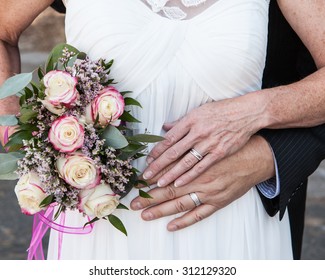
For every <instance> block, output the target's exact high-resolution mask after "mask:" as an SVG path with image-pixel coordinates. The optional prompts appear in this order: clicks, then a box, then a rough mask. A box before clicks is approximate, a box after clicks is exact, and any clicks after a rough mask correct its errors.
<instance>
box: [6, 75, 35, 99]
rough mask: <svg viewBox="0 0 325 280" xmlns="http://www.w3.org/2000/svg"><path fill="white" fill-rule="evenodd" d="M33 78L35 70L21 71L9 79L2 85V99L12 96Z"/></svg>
mask: <svg viewBox="0 0 325 280" xmlns="http://www.w3.org/2000/svg"><path fill="white" fill-rule="evenodd" d="M32 79H33V72H31V73H21V74H17V75H15V76H12V77H10V78H9V79H7V80H6V81H5V82H4V83H3V84H2V86H1V87H0V99H3V98H6V97H8V96H12V95H15V94H17V93H18V92H20V91H21V90H23V89H24V88H25V87H26V86H28V84H29V83H30V82H31V80H32Z"/></svg>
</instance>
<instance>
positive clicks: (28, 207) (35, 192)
mask: <svg viewBox="0 0 325 280" xmlns="http://www.w3.org/2000/svg"><path fill="white" fill-rule="evenodd" d="M41 185H42V184H41V181H40V179H39V178H38V176H37V174H36V173H34V172H31V173H28V174H26V175H23V176H22V177H21V178H20V179H19V180H18V182H17V185H16V187H15V193H16V196H17V199H18V203H19V205H20V208H21V212H22V213H24V214H26V215H34V214H36V213H37V212H39V211H41V210H42V208H41V207H40V206H39V205H40V203H41V202H42V201H43V200H44V199H45V198H46V197H47V194H46V193H45V192H44V190H43V189H42V187H41Z"/></svg>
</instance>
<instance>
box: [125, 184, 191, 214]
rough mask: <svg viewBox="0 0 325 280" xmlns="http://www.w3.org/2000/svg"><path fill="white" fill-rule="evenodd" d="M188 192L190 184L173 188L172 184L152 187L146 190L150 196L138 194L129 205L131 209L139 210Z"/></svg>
mask: <svg viewBox="0 0 325 280" xmlns="http://www.w3.org/2000/svg"><path fill="white" fill-rule="evenodd" d="M189 192H191V186H186V187H183V188H175V187H174V186H172V185H169V186H167V187H164V188H154V189H152V190H151V191H149V192H148V194H149V195H150V196H151V197H152V198H144V197H140V196H138V197H136V198H135V199H133V200H132V202H131V205H130V207H131V209H133V210H141V209H144V208H147V207H151V206H153V205H157V204H160V203H163V202H166V201H169V200H174V199H176V198H179V197H181V196H183V195H185V194H187V193H189Z"/></svg>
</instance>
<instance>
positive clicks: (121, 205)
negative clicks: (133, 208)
mask: <svg viewBox="0 0 325 280" xmlns="http://www.w3.org/2000/svg"><path fill="white" fill-rule="evenodd" d="M116 209H123V210H129V208H127V207H126V206H125V205H124V204H122V203H120V204H119V205H117V207H116Z"/></svg>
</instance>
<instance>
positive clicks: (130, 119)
mask: <svg viewBox="0 0 325 280" xmlns="http://www.w3.org/2000/svg"><path fill="white" fill-rule="evenodd" d="M120 120H122V121H126V122H136V123H140V121H139V120H138V119H136V118H135V117H133V116H132V115H131V114H130V113H129V112H127V111H124V113H123V114H122V116H121V117H120Z"/></svg>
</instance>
